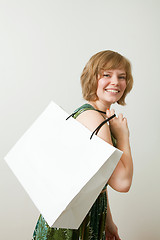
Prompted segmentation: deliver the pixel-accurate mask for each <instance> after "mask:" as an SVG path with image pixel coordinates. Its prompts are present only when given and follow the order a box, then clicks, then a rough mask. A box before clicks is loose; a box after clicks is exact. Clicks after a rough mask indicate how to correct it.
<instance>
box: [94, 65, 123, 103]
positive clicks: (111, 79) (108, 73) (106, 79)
mask: <svg viewBox="0 0 160 240" xmlns="http://www.w3.org/2000/svg"><path fill="white" fill-rule="evenodd" d="M125 89H126V72H125V71H124V70H122V69H113V70H103V71H102V73H101V75H99V80H98V86H97V96H98V100H99V101H101V102H102V103H103V104H112V103H115V102H117V101H118V100H119V99H120V98H121V97H122V95H123V93H124V91H125Z"/></svg>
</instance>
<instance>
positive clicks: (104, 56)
mask: <svg viewBox="0 0 160 240" xmlns="http://www.w3.org/2000/svg"><path fill="white" fill-rule="evenodd" d="M111 69H123V70H124V71H125V72H126V84H127V86H126V89H125V91H124V94H123V96H122V97H121V98H120V99H119V100H118V101H117V103H118V104H120V105H126V103H125V97H126V95H127V94H128V93H129V92H130V91H131V89H132V86H133V77H132V73H131V63H130V61H129V60H128V59H127V58H125V57H124V56H122V55H120V54H119V53H118V52H114V51H111V50H105V51H101V52H98V53H96V54H95V55H93V56H92V57H91V58H90V60H89V61H88V62H87V64H86V66H85V67H84V69H83V71H82V74H81V78H80V80H81V86H82V95H83V98H84V99H85V100H87V101H96V100H97V99H98V97H97V94H96V92H97V83H98V79H99V77H101V72H102V71H104V70H111Z"/></svg>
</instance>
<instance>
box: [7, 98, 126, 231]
mask: <svg viewBox="0 0 160 240" xmlns="http://www.w3.org/2000/svg"><path fill="white" fill-rule="evenodd" d="M67 117H68V114H67V113H66V112H65V111H64V110H63V109H61V108H60V107H59V106H58V105H56V104H55V103H54V102H51V103H50V104H49V105H48V107H47V108H46V109H45V110H44V112H43V113H42V114H41V115H40V116H39V117H38V119H37V120H36V121H35V122H34V123H33V124H32V125H31V127H30V128H29V129H28V130H27V131H26V132H25V134H24V135H23V136H22V137H21V138H20V139H19V141H18V142H17V143H16V144H15V146H14V147H13V148H12V149H11V150H10V152H9V153H8V154H7V155H6V157H5V160H6V162H7V164H8V165H9V167H10V168H11V170H12V171H13V173H14V174H15V175H16V177H17V178H18V180H19V181H20V183H21V184H22V186H23V187H24V189H25V190H26V192H27V193H28V194H29V196H30V198H31V199H32V201H33V202H34V204H35V206H36V207H37V208H38V209H39V211H40V212H41V214H42V215H43V217H44V218H45V220H46V221H47V223H48V224H49V226H52V227H58V228H70V229H77V228H78V227H79V226H80V224H81V222H82V221H83V219H84V218H85V216H86V215H87V213H88V211H89V210H90V208H91V206H92V205H93V203H94V202H95V200H96V198H97V197H98V195H99V194H100V192H101V190H102V189H103V187H104V186H105V184H106V183H107V181H108V179H109V178H110V176H111V174H112V172H113V170H114V168H115V167H116V165H117V163H118V161H119V159H120V157H121V155H122V152H121V151H119V150H118V149H116V148H115V147H113V146H111V145H110V144H108V143H106V142H105V141H103V140H102V139H100V138H99V137H97V136H94V137H93V138H92V140H90V135H91V132H90V131H89V130H88V129H87V128H86V127H84V126H83V125H82V124H81V123H79V122H78V121H77V120H75V119H73V118H70V119H68V120H67V121H66V118H67Z"/></svg>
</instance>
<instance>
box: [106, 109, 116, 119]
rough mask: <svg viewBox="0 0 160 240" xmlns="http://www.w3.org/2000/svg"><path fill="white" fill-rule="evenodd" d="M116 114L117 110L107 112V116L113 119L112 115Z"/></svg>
mask: <svg viewBox="0 0 160 240" xmlns="http://www.w3.org/2000/svg"><path fill="white" fill-rule="evenodd" d="M114 114H115V110H114V109H111V110H110V109H107V112H106V115H107V118H109V117H111V116H112V115H114Z"/></svg>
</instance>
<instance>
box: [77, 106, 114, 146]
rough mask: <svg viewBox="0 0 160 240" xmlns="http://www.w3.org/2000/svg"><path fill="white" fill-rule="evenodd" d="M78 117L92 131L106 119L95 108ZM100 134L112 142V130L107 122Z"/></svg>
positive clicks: (105, 139)
mask: <svg viewBox="0 0 160 240" xmlns="http://www.w3.org/2000/svg"><path fill="white" fill-rule="evenodd" d="M76 119H77V121H79V122H80V123H82V124H83V125H84V126H85V127H87V128H88V129H89V130H90V131H94V130H95V129H96V127H98V126H99V124H101V123H102V122H103V121H104V118H103V116H102V115H101V114H100V113H99V112H97V111H95V110H87V111H84V112H83V113H81V114H80V115H79V116H78V117H77V118H76ZM98 136H99V137H100V138H102V139H103V140H104V141H106V142H108V143H110V144H112V140H111V135H110V130H109V127H108V124H107V123H106V124H104V125H103V126H102V128H101V129H100V131H99V132H98Z"/></svg>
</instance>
